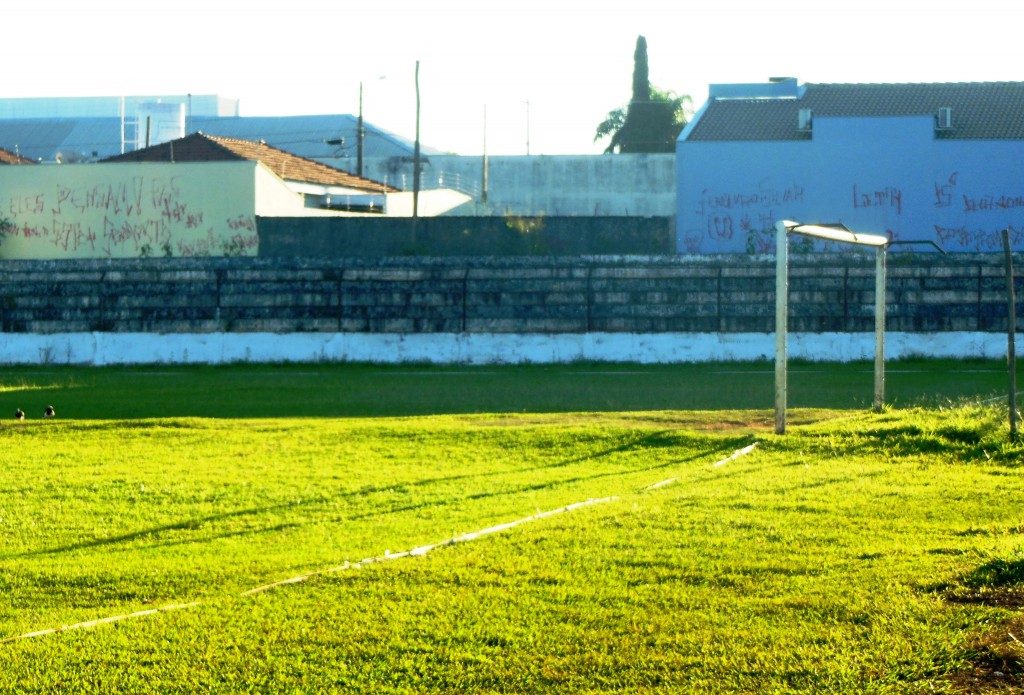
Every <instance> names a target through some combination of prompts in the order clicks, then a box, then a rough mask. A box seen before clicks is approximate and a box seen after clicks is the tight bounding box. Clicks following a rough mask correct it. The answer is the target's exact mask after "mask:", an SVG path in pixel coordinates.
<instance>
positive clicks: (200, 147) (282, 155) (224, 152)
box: [103, 133, 397, 193]
mask: <svg viewBox="0 0 1024 695" xmlns="http://www.w3.org/2000/svg"><path fill="white" fill-rule="evenodd" d="M243 160H248V161H252V162H260V163H262V164H263V165H264V166H266V167H267V168H268V169H270V170H271V171H273V172H274V173H275V174H277V175H278V176H280V177H281V178H282V179H285V180H286V181H298V182H301V183H314V184H320V185H324V186H343V187H345V188H353V189H357V190H362V191H370V192H374V193H381V192H395V191H396V190H397V189H395V188H392V187H391V186H388V185H386V184H383V183H379V182H377V181H372V180H370V179H364V178H360V177H359V176H356V175H355V174H350V173H348V172H347V171H342V170H341V169H335V168H334V167H331V166H327V165H326V164H321V163H320V162H315V161H313V160H312V159H306V158H305V157H299V156H298V155H294V154H292V153H290V152H286V151H284V150H281V149H278V148H276V147H271V146H270V145H268V144H266V143H264V142H253V141H251V140H236V139H234V138H224V137H219V136H215V135H205V134H203V133H193V134H192V135H188V136H186V137H184V138H180V139H178V140H171V141H170V142H164V143H161V144H159V145H154V146H152V147H147V148H144V149H141V150H136V151H134V152H128V153H125V154H122V155H117V156H116V157H110V158H108V159H104V160H103V161H104V162H229V161H243Z"/></svg>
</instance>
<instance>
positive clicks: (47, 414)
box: [43, 405, 57, 417]
mask: <svg viewBox="0 0 1024 695" xmlns="http://www.w3.org/2000/svg"><path fill="white" fill-rule="evenodd" d="M56 415H57V411H56V410H54V409H53V406H52V405H48V406H46V410H44V411H43V417H54V416H56Z"/></svg>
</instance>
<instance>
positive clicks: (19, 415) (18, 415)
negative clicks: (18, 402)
mask: <svg viewBox="0 0 1024 695" xmlns="http://www.w3.org/2000/svg"><path fill="white" fill-rule="evenodd" d="M14 419H15V420H24V419H25V411H24V410H22V409H21V408H18V409H17V410H15V411H14Z"/></svg>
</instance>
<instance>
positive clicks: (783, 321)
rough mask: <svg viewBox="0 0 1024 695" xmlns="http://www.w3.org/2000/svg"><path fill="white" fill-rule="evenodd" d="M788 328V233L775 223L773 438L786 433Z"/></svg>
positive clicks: (781, 224) (780, 224)
mask: <svg viewBox="0 0 1024 695" xmlns="http://www.w3.org/2000/svg"><path fill="white" fill-rule="evenodd" d="M788 326H789V230H788V229H787V228H786V221H785V220H779V221H778V222H776V223H775V434H785V433H786V360H787V355H786V331H787V329H788Z"/></svg>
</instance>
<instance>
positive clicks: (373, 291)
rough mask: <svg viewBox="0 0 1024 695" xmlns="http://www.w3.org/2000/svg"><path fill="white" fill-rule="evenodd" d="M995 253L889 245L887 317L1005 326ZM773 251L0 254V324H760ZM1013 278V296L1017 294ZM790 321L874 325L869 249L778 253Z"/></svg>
mask: <svg viewBox="0 0 1024 695" xmlns="http://www.w3.org/2000/svg"><path fill="white" fill-rule="evenodd" d="M1002 263H1003V260H1002V257H1001V256H998V255H980V254H979V255H968V254H964V255H956V256H940V255H938V254H920V255H902V254H893V255H891V257H890V263H889V275H888V308H887V315H888V327H889V329H890V330H894V331H921V332H934V331H1004V330H1005V329H1006V313H1007V312H1006V307H1005V299H1004V297H1005V279H1004V276H1003V266H1002ZM774 273H775V266H774V259H773V258H771V257H746V256H737V255H729V256H705V257H679V256H658V257H611V256H590V257H516V258H511V257H510V258H501V257H487V258H483V257H481V258H468V257H461V258H459V257H452V258H379V259H356V258H338V259H323V258H321V259H316V258H295V257H280V258H205V259H204V258H192V259H119V260H65V261H0V324H2V329H3V331H4V332H7V333H63V332H80V331H86V332H92V331H100V332H105V331H111V332H154V333H208V332H253V331H256V332H308V331H321V332H326V331H330V332H335V331H340V332H370V333H378V332H390V333H438V332H444V333H583V332H629V333H660V332H723V333H736V332H771V331H773V330H774V301H775V287H774ZM1022 289H1024V288H1021V287H1020V286H1018V294H1017V296H1018V297H1022V296H1024V291H1021V290H1022ZM790 292H791V295H790V297H791V299H790V312H791V314H790V315H791V319H790V329H791V330H793V331H804V332H832V331H855V332H856V331H870V330H872V328H873V325H874V324H873V321H874V319H873V311H874V308H873V302H874V262H873V257H872V256H867V255H860V254H856V255H842V256H839V255H814V256H810V255H808V256H794V257H792V258H791V279H790Z"/></svg>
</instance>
